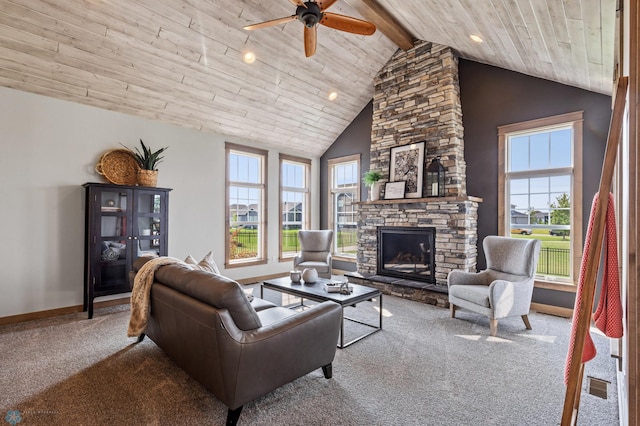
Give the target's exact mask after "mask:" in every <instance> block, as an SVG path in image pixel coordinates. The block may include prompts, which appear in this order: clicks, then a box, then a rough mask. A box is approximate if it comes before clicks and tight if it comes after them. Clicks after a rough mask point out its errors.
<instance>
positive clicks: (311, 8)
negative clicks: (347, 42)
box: [244, 0, 376, 57]
mask: <svg viewBox="0 0 640 426" xmlns="http://www.w3.org/2000/svg"><path fill="white" fill-rule="evenodd" d="M289 1H290V2H291V3H293V4H294V5H296V6H298V8H297V9H296V14H295V15H291V16H287V17H284V18H278V19H272V20H270V21H266V22H261V23H259V24H253V25H247V26H246V27H244V29H245V30H256V29H258V28H266V27H272V26H274V25H280V24H286V23H287V22H291V21H294V20H296V19H298V20H299V21H300V22H302V23H303V24H304V53H305V54H306V55H307V57H309V56H312V55H313V54H314V53H316V40H317V31H318V30H317V26H318V24H321V25H324V26H325V27H329V28H333V29H335V30H340V31H346V32H348V33H353V34H360V35H371V34H373V33H375V32H376V26H375V25H373V24H372V23H370V22H367V21H363V20H361V19H356V18H352V17H350V16H345V15H339V14H337V13H331V12H325V10H327V9H329V8H330V7H331V6H332V5H333V4H334V3H335V2H336V1H338V0H319V1H306V2H304V1H302V0H289Z"/></svg>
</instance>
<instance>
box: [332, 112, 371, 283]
mask: <svg viewBox="0 0 640 426" xmlns="http://www.w3.org/2000/svg"><path fill="white" fill-rule="evenodd" d="M372 125H373V101H371V102H369V103H368V104H367V106H365V107H364V109H363V110H362V111H360V114H358V116H357V117H356V118H355V119H354V120H353V121H352V122H351V124H349V126H348V127H347V128H346V129H345V130H344V132H342V134H341V135H340V136H338V139H336V141H335V142H334V143H333V144H332V145H331V146H330V147H329V149H327V150H326V151H325V153H324V154H323V155H322V157H320V228H322V229H327V228H328V226H329V212H328V208H329V207H328V206H329V200H328V196H329V186H328V185H329V184H328V181H329V176H328V169H329V167H328V162H329V160H331V159H334V158H340V157H345V156H347V155H354V154H359V155H360V174H361V175H362V174H364V172H366V171H367V170H369V151H370V149H371V127H372ZM360 200H361V201H366V200H367V188H366V187H365V186H364V184H362V182H360ZM333 267H334V268H337V269H343V270H345V271H355V270H356V264H355V262H341V261H334V264H333Z"/></svg>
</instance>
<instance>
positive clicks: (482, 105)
mask: <svg viewBox="0 0 640 426" xmlns="http://www.w3.org/2000/svg"><path fill="white" fill-rule="evenodd" d="M459 79H460V98H461V102H462V122H463V125H464V154H465V155H464V156H465V159H466V162H467V193H468V194H469V195H473V196H477V197H481V198H482V199H483V202H482V203H481V204H480V208H479V209H478V241H479V245H480V247H478V268H479V269H484V268H485V267H486V260H485V258H484V253H483V252H482V247H481V243H480V242H481V241H482V240H483V238H484V237H486V236H487V235H495V234H497V232H498V221H497V212H498V193H497V188H498V136H497V134H498V130H497V129H498V126H502V125H506V124H513V123H519V122H522V121H528V120H533V119H537V118H543V117H549V116H553V115H559V114H565V113H569V112H575V111H584V114H583V118H584V123H583V193H582V196H583V220H582V222H583V228H584V229H583V235H584V234H585V233H586V228H587V225H588V221H589V212H590V210H591V203H592V201H593V196H594V194H595V193H596V192H597V191H598V186H599V184H600V171H601V170H602V162H603V159H604V150H605V147H606V143H607V133H608V131H609V121H610V119H611V97H610V96H605V95H601V94H598V93H594V92H589V91H586V90H582V89H578V88H575V87H571V86H565V85H563V84H559V83H554V82H552V81H548V80H543V79H539V78H535V77H530V76H527V75H524V74H520V73H516V72H513V71H508V70H505V69H502V68H497V67H493V66H489V65H484V64H480V63H477V62H472V61H467V60H462V59H461V60H460V63H459ZM534 301H536V302H539V303H546V304H552V305H557V306H564V307H570V308H573V301H574V294H573V293H562V292H557V291H552V290H544V289H536V290H535V292H534Z"/></svg>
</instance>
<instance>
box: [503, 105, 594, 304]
mask: <svg viewBox="0 0 640 426" xmlns="http://www.w3.org/2000/svg"><path fill="white" fill-rule="evenodd" d="M583 115H584V112H583V111H576V112H572V113H567V114H560V115H555V116H550V117H545V118H540V119H536V120H529V121H524V122H520V123H514V124H508V125H504V126H498V152H499V158H498V170H499V172H498V234H499V235H505V236H509V235H511V233H510V231H511V226H510V219H511V218H510V211H511V209H510V206H507V205H506V202H507V200H508V196H507V193H506V189H507V179H508V178H507V174H508V171H507V165H508V163H507V141H508V137H509V136H510V135H513V134H516V133H529V132H531V133H533V132H536V131H542V130H544V129H553V128H556V127H562V126H570V127H571V129H572V133H573V140H572V147H573V149H572V153H571V155H572V162H571V163H572V165H573V167H572V179H571V194H570V197H571V209H572V213H571V229H572V231H573V232H572V234H571V272H572V277H571V279H570V280H562V281H560V280H558V281H555V280H549V279H543V278H542V277H540V276H536V287H539V288H547V289H553V290H562V291H570V292H575V291H576V284H577V282H578V277H579V273H580V262H581V258H582V241H583V237H582V213H583V202H582V201H583V200H582V199H583V197H582V191H583V186H582V183H583V179H582V164H583V159H582V158H583V155H582V152H583V151H582V150H583V130H582V125H583V121H584V119H583ZM546 175H548V174H546ZM546 175H545V176H546Z"/></svg>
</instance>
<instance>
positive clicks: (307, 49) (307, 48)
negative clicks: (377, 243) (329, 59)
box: [304, 25, 318, 58]
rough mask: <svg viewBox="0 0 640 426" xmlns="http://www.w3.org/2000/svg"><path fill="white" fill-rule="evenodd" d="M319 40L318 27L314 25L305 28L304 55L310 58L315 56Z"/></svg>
mask: <svg viewBox="0 0 640 426" xmlns="http://www.w3.org/2000/svg"><path fill="white" fill-rule="evenodd" d="M317 38H318V26H317V25H314V26H313V27H311V28H309V27H307V26H305V27H304V53H305V55H307V58H308V57H309V56H313V54H314V53H316V42H317Z"/></svg>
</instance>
